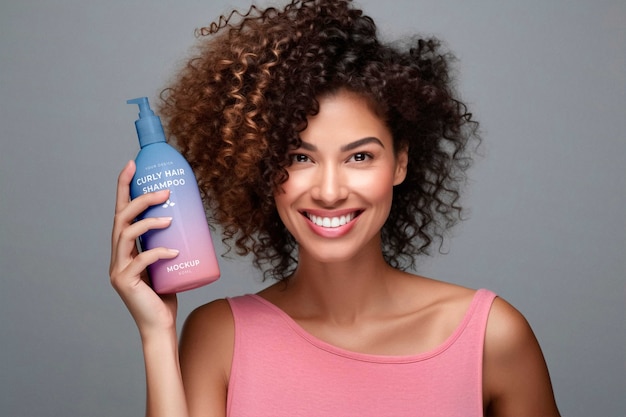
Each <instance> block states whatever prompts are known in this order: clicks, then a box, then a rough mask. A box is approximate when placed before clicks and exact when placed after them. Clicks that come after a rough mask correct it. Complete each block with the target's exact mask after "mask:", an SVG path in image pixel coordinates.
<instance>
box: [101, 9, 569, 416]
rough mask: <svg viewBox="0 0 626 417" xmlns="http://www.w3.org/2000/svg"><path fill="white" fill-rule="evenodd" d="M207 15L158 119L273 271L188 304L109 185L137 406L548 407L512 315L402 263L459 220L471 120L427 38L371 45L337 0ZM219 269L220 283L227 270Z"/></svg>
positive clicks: (541, 369)
mask: <svg viewBox="0 0 626 417" xmlns="http://www.w3.org/2000/svg"><path fill="white" fill-rule="evenodd" d="M233 16H235V15H231V19H222V20H220V22H219V23H218V24H214V25H212V26H211V27H210V28H209V29H207V30H205V31H202V33H203V34H205V35H209V36H208V40H207V41H206V42H204V43H203V44H202V45H201V46H200V49H199V51H198V54H197V56H196V57H194V58H193V59H192V60H190V61H189V63H188V65H187V66H186V67H185V68H184V69H183V70H182V71H181V73H180V74H179V76H178V78H177V80H176V81H175V82H174V84H173V85H172V86H171V87H170V88H169V89H168V90H166V94H165V97H164V103H163V106H162V108H161V114H162V115H163V117H164V119H165V120H166V124H167V127H168V130H169V133H170V134H171V135H172V137H174V138H175V139H176V142H177V144H178V146H179V148H180V149H181V151H182V152H183V154H184V155H185V157H186V158H187V159H188V160H189V162H190V164H191V165H192V167H193V168H194V171H195V173H196V176H197V178H198V182H199V185H200V187H201V189H202V190H203V192H204V195H205V197H206V199H207V201H208V202H209V204H210V208H211V212H212V215H213V221H215V222H217V223H219V224H220V225H221V226H222V228H223V230H224V239H225V241H226V242H233V243H231V245H233V246H234V248H235V249H236V250H237V252H238V253H240V254H242V255H245V254H249V253H252V254H253V255H254V262H255V264H256V265H257V266H259V267H262V268H264V269H265V274H266V276H267V277H271V278H274V279H277V280H278V282H277V283H275V284H274V285H271V286H269V287H268V288H266V289H265V290H263V291H261V292H260V293H259V294H256V295H247V296H241V297H235V298H232V299H228V300H216V301H213V302H211V303H209V304H207V305H205V306H202V307H199V308H198V309H196V310H195V311H194V312H193V313H192V314H191V315H190V316H189V318H188V319H187V321H186V323H185V326H184V329H183V332H182V334H181V337H180V349H179V346H178V335H177V333H176V326H175V323H176V299H175V296H164V297H159V296H157V295H156V294H155V293H154V292H153V291H152V290H151V289H150V287H149V285H148V284H147V282H148V278H147V276H146V273H145V269H146V267H147V266H148V265H149V264H151V263H152V262H155V261H156V260H158V259H165V258H173V257H175V256H176V253H177V252H176V251H175V248H157V249H153V250H150V251H146V252H143V253H141V254H138V253H137V250H136V248H135V240H136V238H137V237H138V236H139V235H141V234H142V233H144V232H145V231H146V230H149V229H158V228H165V227H168V225H169V221H168V220H167V219H158V218H150V219H145V220H142V221H139V222H136V223H133V219H135V218H136V217H137V215H138V214H139V213H141V212H142V211H143V210H145V209H146V208H147V207H149V206H151V205H154V204H158V203H161V202H163V201H165V200H167V196H168V192H167V191H163V192H157V193H152V194H146V195H143V196H141V197H139V198H137V199H135V200H133V201H131V202H129V201H128V197H127V196H128V187H129V182H130V180H131V178H132V175H133V173H134V165H133V163H132V162H129V164H128V165H127V166H126V167H125V168H124V169H123V171H122V172H121V174H120V177H119V180H118V196H117V206H116V216H115V221H114V226H113V238H112V259H111V269H110V275H111V281H112V284H113V286H114V287H115V289H116V290H117V291H118V293H119V294H120V296H121V297H122V299H123V300H124V302H125V303H126V305H127V306H128V308H129V310H130V312H131V314H132V315H133V317H134V319H135V321H136V323H137V326H138V328H139V332H140V334H141V337H142V343H143V350H144V357H145V364H146V374H147V387H148V399H147V415H150V416H157V415H162V416H187V415H189V416H212V417H213V416H225V415H231V416H273V417H277V416H283V415H284V416H290V417H294V416H368V415H371V416H387V415H388V416H405V415H406V416H415V415H419V416H475V415H476V416H478V415H493V416H558V415H559V413H558V410H557V407H556V404H555V401H554V397H553V393H552V388H551V385H550V378H549V375H548V371H547V369H546V365H545V362H544V360H543V356H542V353H541V350H540V348H539V346H538V344H537V341H536V339H535V337H534V335H533V333H532V331H531V329H530V327H529V325H528V324H527V322H526V321H525V319H524V318H523V316H522V315H521V314H520V313H519V312H518V311H517V310H515V309H514V308H513V307H512V306H510V305H509V304H508V303H507V302H506V301H504V300H502V299H501V298H498V297H496V296H495V294H493V293H491V292H489V291H487V290H479V291H475V290H471V289H468V288H464V287H459V286H456V285H451V284H447V283H443V282H439V281H435V280H432V279H428V278H425V277H421V276H417V275H413V274H409V273H407V272H404V271H405V270H406V269H407V268H409V267H411V266H414V261H415V258H416V257H417V256H418V255H422V254H425V253H428V251H429V249H430V248H431V247H432V246H433V245H436V244H437V243H438V242H439V243H440V242H441V239H443V236H444V233H445V231H446V230H447V229H448V228H449V227H451V226H452V225H453V224H454V223H455V221H456V220H457V219H458V218H459V216H460V213H461V207H460V206H459V195H460V191H459V189H460V185H461V183H462V180H463V173H464V171H465V169H466V168H467V167H468V166H469V163H470V157H469V148H470V147H471V146H472V144H473V143H474V142H475V141H477V139H476V128H477V123H476V122H475V121H473V120H472V118H471V115H470V114H469V113H468V112H467V110H466V107H465V106H464V105H463V104H462V103H461V102H460V101H459V100H458V98H456V95H455V92H454V90H453V88H452V82H451V79H450V76H449V72H448V62H449V61H450V59H451V58H450V56H449V55H448V54H445V53H442V52H441V51H440V47H439V45H438V43H437V41H436V40H434V39H428V40H417V41H412V42H409V43H408V44H407V45H405V46H396V47H393V46H389V45H384V44H382V43H381V42H380V41H379V40H378V39H377V36H376V27H375V25H374V22H373V21H372V20H371V19H370V18H369V17H366V16H364V15H363V14H362V12H361V11H360V10H358V9H355V8H353V7H351V5H350V3H349V1H344V0H317V1H293V2H292V3H290V4H289V5H287V6H286V7H285V8H284V9H283V10H277V9H274V8H268V9H265V10H258V9H256V8H254V7H253V8H251V10H250V12H249V13H248V14H246V15H245V16H243V17H242V18H241V19H240V21H238V22H233V21H232V17H233ZM226 279H227V278H226Z"/></svg>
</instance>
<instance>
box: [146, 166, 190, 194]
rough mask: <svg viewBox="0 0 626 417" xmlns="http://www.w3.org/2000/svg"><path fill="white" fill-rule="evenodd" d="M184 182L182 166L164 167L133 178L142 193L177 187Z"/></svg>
mask: <svg viewBox="0 0 626 417" xmlns="http://www.w3.org/2000/svg"><path fill="white" fill-rule="evenodd" d="M185 183H186V181H185V169H184V168H177V169H164V170H162V171H157V172H154V173H152V174H147V175H143V176H139V177H137V178H135V185H136V186H137V187H138V188H140V189H141V192H142V194H147V193H151V192H154V191H159V190H165V189H170V188H173V187H179V186H182V185H185Z"/></svg>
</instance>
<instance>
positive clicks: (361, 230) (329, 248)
mask: <svg viewBox="0 0 626 417" xmlns="http://www.w3.org/2000/svg"><path fill="white" fill-rule="evenodd" d="M319 104H320V111H319V114H317V115H316V116H313V117H310V118H309V120H308V126H307V128H306V130H304V131H303V132H302V133H301V135H300V137H301V139H302V145H301V147H300V148H298V149H294V150H293V151H291V152H290V155H291V159H292V164H291V166H289V167H288V168H287V171H288V173H289V179H288V180H287V181H286V182H285V183H284V184H282V192H280V191H279V192H277V193H276V194H275V200H276V207H277V209H278V214H279V215H280V217H281V219H282V221H283V223H284V224H285V226H286V227H287V229H288V230H289V232H291V234H292V235H293V236H294V237H295V239H296V241H297V242H298V246H299V255H300V257H301V258H302V257H303V256H310V257H313V259H316V260H317V261H320V262H339V261H346V260H350V259H354V258H355V257H357V256H359V255H366V256H368V255H367V254H369V253H372V252H369V251H376V252H380V251H381V247H380V230H381V228H382V227H383V225H384V223H385V221H386V219H387V217H388V215H389V210H390V208H391V201H392V195H393V186H394V185H397V184H399V183H401V182H402V181H403V180H404V177H405V174H406V164H407V155H406V152H398V153H397V155H396V153H395V151H394V148H393V139H392V136H391V132H390V131H389V129H388V128H387V127H386V126H385V124H384V123H383V121H381V120H380V119H379V118H378V116H376V114H375V113H374V112H373V111H372V110H371V109H370V107H369V106H368V104H367V102H366V101H365V100H364V99H363V98H362V97H360V96H358V95H356V94H353V93H349V92H345V91H340V92H339V93H337V94H334V95H330V96H324V97H322V98H321V99H320V100H319Z"/></svg>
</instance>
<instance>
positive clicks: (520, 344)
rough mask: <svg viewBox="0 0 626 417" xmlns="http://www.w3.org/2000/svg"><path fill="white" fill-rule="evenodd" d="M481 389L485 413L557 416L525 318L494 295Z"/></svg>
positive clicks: (545, 376)
mask: <svg viewBox="0 0 626 417" xmlns="http://www.w3.org/2000/svg"><path fill="white" fill-rule="evenodd" d="M483 392H484V397H485V405H486V411H485V413H486V415H488V416H511V417H512V416H515V417H525V416H528V417H558V416H559V415H560V414H559V411H558V409H557V406H556V402H555V400H554V394H553V391H552V385H551V382H550V375H549V374H548V369H547V366H546V363H545V360H544V357H543V354H542V352H541V348H540V347H539V344H538V342H537V339H536V338H535V335H534V334H533V331H532V329H531V328H530V326H529V324H528V322H527V321H526V319H525V318H524V317H523V316H522V315H521V314H520V313H519V312H518V311H517V310H516V309H515V308H513V307H512V306H511V305H510V304H508V303H507V302H506V301H504V300H502V299H501V298H496V299H495V300H494V304H493V306H492V308H491V312H490V314H489V321H488V323H487V333H486V335H485V348H484V363H483Z"/></svg>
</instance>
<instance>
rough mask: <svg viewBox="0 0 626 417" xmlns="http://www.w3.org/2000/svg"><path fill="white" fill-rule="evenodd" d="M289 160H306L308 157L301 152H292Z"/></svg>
mask: <svg viewBox="0 0 626 417" xmlns="http://www.w3.org/2000/svg"><path fill="white" fill-rule="evenodd" d="M291 161H292V162H308V161H309V157H308V156H306V155H303V154H301V153H294V154H293V155H291Z"/></svg>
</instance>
